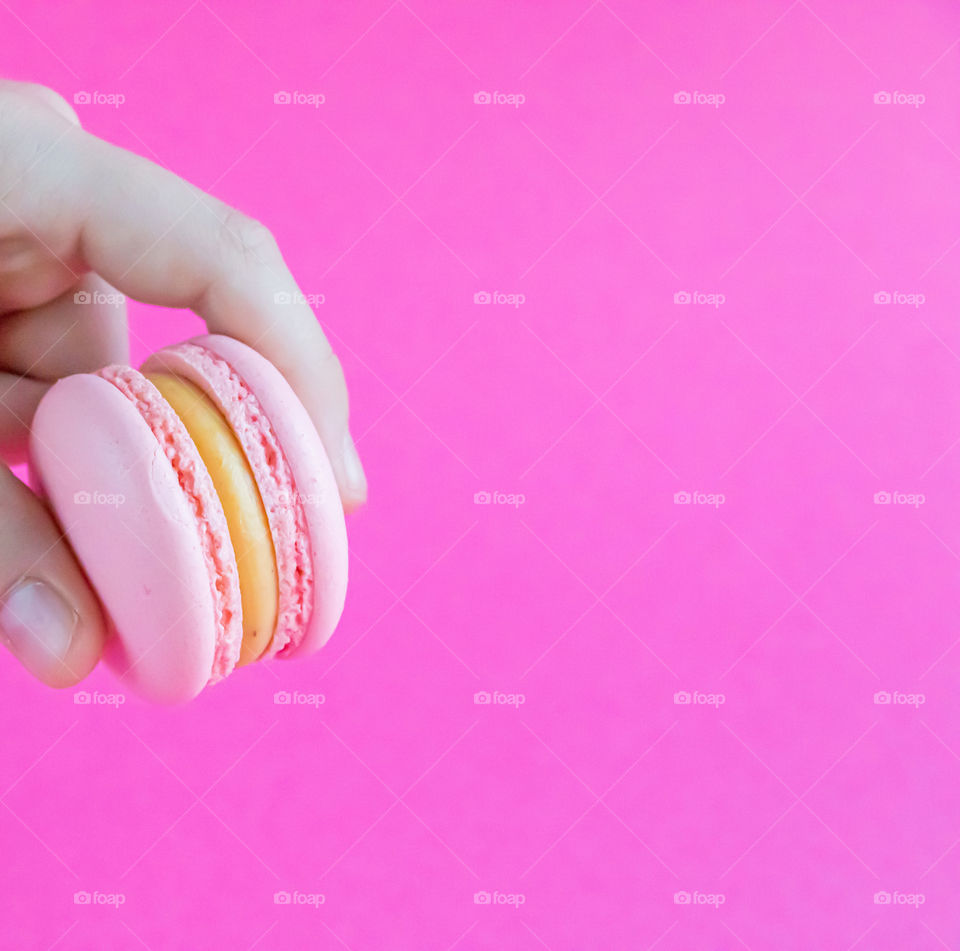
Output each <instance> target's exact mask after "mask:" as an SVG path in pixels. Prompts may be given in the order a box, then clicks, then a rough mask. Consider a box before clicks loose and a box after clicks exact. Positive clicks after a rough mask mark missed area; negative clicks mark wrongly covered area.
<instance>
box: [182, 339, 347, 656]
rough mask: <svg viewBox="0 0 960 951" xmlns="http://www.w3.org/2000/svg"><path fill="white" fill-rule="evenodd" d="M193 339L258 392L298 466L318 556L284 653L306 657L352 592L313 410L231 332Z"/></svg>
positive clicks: (326, 635)
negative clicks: (308, 601) (308, 596)
mask: <svg viewBox="0 0 960 951" xmlns="http://www.w3.org/2000/svg"><path fill="white" fill-rule="evenodd" d="M190 342H191V343H195V344H198V345H199V346H202V347H206V348H207V349H208V350H211V351H213V352H214V353H215V354H217V356H219V357H222V358H223V359H224V360H226V361H227V363H229V364H230V365H231V366H232V367H233V369H234V370H235V371H236V372H237V374H238V375H239V376H240V377H241V378H242V379H243V381H244V382H245V383H246V385H247V386H248V387H249V389H250V390H251V392H253V393H254V394H255V395H256V397H257V400H258V401H259V402H260V405H261V406H262V408H263V411H264V412H265V413H266V414H267V418H268V419H269V420H270V423H271V425H272V426H273V429H274V431H275V432H276V435H277V439H278V441H279V443H280V446H281V448H282V449H283V453H284V455H285V456H286V458H287V462H288V463H289V465H290V468H291V470H292V471H293V477H294V481H295V483H296V488H297V492H298V494H299V497H300V499H301V501H302V502H303V505H304V509H305V512H306V517H307V532H308V535H309V538H310V548H311V552H312V556H313V578H314V582H313V610H312V612H311V616H310V620H309V623H308V624H307V628H306V631H305V633H304V635H303V638H302V639H301V640H300V642H299V644H291V645H290V646H289V647H287V648H286V649H285V650H284V651H283V652H282V653H281V655H280V656H281V657H291V656H301V657H302V656H304V655H305V654H309V653H310V652H312V651H315V650H319V648H321V647H322V646H323V645H324V644H325V643H326V642H327V641H328V640H329V639H330V635H331V634H332V633H333V631H334V629H335V628H336V626H337V623H338V622H339V620H340V616H341V614H342V613H343V605H344V601H345V599H346V593H347V527H346V521H345V519H344V514H343V505H342V503H341V502H340V493H339V491H338V489H337V483H336V480H335V479H334V476H333V469H332V468H331V466H330V460H329V459H328V458H327V454H326V451H325V450H324V448H323V443H322V442H321V441H320V436H319V435H318V434H317V430H316V427H315V426H314V425H313V421H312V420H311V419H310V416H309V414H308V413H307V411H306V409H305V408H304V406H303V404H302V403H301V402H300V399H299V398H298V397H297V395H296V394H295V393H294V392H293V389H292V388H291V387H290V384H289V383H287V381H286V379H285V378H284V376H283V374H282V373H281V372H280V371H279V370H278V369H277V368H276V367H275V366H274V365H273V364H272V363H270V362H269V361H268V360H266V359H264V357H262V356H260V354H259V353H257V352H256V351H255V350H253V349H252V348H250V347H248V346H247V345H246V344H243V343H241V342H240V341H239V340H234V339H233V338H232V337H224V336H221V335H219V334H211V335H209V336H203V337H195V338H194V339H193V340H191V341H190Z"/></svg>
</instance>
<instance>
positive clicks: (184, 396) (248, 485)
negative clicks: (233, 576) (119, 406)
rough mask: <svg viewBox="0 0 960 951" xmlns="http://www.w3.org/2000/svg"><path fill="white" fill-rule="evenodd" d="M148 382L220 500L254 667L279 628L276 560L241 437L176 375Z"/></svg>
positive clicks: (243, 650) (246, 656)
mask: <svg viewBox="0 0 960 951" xmlns="http://www.w3.org/2000/svg"><path fill="white" fill-rule="evenodd" d="M146 377H147V379H148V380H149V381H150V382H151V383H152V384H153V385H154V386H155V387H156V388H157V389H158V390H159V391H160V393H161V395H162V396H163V398H164V399H165V400H166V401H167V402H168V403H169V404H170V405H171V406H172V407H173V410H174V412H175V413H176V414H177V416H179V417H180V419H181V421H182V422H183V425H184V426H185V427H186V430H187V432H188V433H189V434H190V437H191V439H193V441H194V443H195V444H196V446H197V451H198V452H199V453H200V458H201V459H202V460H203V462H204V465H205V466H206V467H207V471H208V472H209V473H210V478H211V479H212V480H213V487H214V489H216V491H217V495H219V496H220V503H221V504H222V505H223V513H224V515H225V516H226V517H227V528H228V529H229V531H230V541H231V542H232V543H233V551H234V554H235V555H236V559H237V571H238V573H239V575H240V603H241V607H242V610H243V642H242V644H241V646H240V661H239V664H240V665H241V666H242V665H243V664H249V663H250V662H251V661H254V660H256V659H257V658H258V657H260V655H261V654H262V653H263V652H264V651H265V650H266V649H267V645H268V644H269V643H270V639H271V638H272V637H273V629H274V627H275V626H276V623H277V600H278V588H277V559H276V555H275V553H274V550H273V539H272V536H271V534H270V524H269V522H268V521H267V513H266V510H265V509H264V507H263V500H262V499H261V498H260V491H259V490H258V489H257V483H256V480H255V479H254V477H253V472H252V471H251V469H250V464H249V463H248V462H247V457H246V455H245V454H244V452H243V449H242V448H241V446H240V443H239V442H238V441H237V437H236V436H235V435H234V433H233V430H232V429H231V428H230V425H229V424H228V423H227V421H226V420H225V419H224V418H223V416H222V415H221V413H220V411H219V410H218V409H217V407H216V406H214V404H213V403H212V402H211V401H210V400H209V399H208V398H207V396H206V395H205V394H204V393H203V392H201V390H199V389H198V388H197V387H196V386H194V385H193V384H192V383H188V382H187V381H186V380H183V379H181V378H180V377H177V376H171V375H168V374H165V373H148V374H146Z"/></svg>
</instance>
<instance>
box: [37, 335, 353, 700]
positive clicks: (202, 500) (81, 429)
mask: <svg viewBox="0 0 960 951" xmlns="http://www.w3.org/2000/svg"><path fill="white" fill-rule="evenodd" d="M141 370H142V372H140V371H137V370H134V369H133V368H131V367H107V368H105V369H104V370H101V371H99V372H98V373H96V374H78V375H76V376H71V377H67V378H65V379H63V380H60V381H59V382H57V383H56V384H55V385H54V386H53V387H51V389H50V390H49V392H48V393H47V394H46V396H45V397H44V398H43V400H42V401H41V403H40V406H39V408H38V410H37V413H36V416H35V417H34V423H33V428H32V433H31V444H30V456H31V463H32V466H33V470H34V472H35V474H36V476H37V478H38V479H39V481H40V484H41V487H42V489H43V491H44V493H45V494H46V496H47V499H48V501H49V503H50V505H51V507H52V508H53V510H54V512H55V514H56V515H57V517H58V519H59V521H60V524H61V526H62V528H63V531H64V532H65V534H66V535H67V537H68V539H69V541H70V544H71V545H72V547H73V550H74V552H75V553H76V555H77V558H78V559H79V561H80V564H81V565H82V567H83V569H84V571H85V572H86V574H87V576H88V578H89V579H90V582H91V584H92V585H93V587H94V590H95V591H96V592H97V594H98V595H99V597H100V600H101V603H102V604H103V606H104V609H105V611H106V613H107V616H108V618H109V622H110V627H111V636H110V638H109V640H108V644H107V648H106V651H105V659H106V661H107V663H108V664H109V665H110V666H111V667H112V668H113V669H114V670H115V671H116V672H117V673H118V674H119V676H120V678H121V679H122V681H123V682H124V684H125V685H127V686H129V688H130V689H131V690H133V691H134V692H136V693H138V694H140V695H142V696H144V697H146V698H148V699H150V700H154V701H157V702H163V703H176V702H183V701H186V700H190V699H192V698H193V697H195V696H196V695H197V694H198V693H199V692H200V691H201V690H202V689H203V688H204V687H205V686H206V685H207V684H210V683H215V682H217V681H218V680H221V679H223V678H224V677H226V676H227V675H228V674H229V673H231V671H233V670H234V669H235V667H237V665H238V663H239V662H240V661H241V649H243V652H244V655H245V656H254V655H256V657H257V658H262V659H266V658H271V657H275V656H280V657H283V658H286V657H293V656H298V657H299V656H304V655H306V654H309V653H311V652H312V651H315V650H317V649H319V648H320V647H322V646H323V644H325V643H326V641H327V639H328V638H329V637H330V635H331V634H332V633H333V630H334V628H335V627H336V625H337V622H338V621H339V619H340V615H341V613H342V610H343V603H344V597H345V595H346V584H347V537H346V527H345V523H344V517H343V508H342V506H341V503H340V499H339V495H338V492H337V486H336V483H335V481H334V478H333V472H332V470H331V467H330V462H329V460H328V459H327V456H326V453H325V452H324V449H323V445H322V444H321V442H320V438H319V436H318V435H317V431H316V429H315V427H314V426H313V423H312V422H311V420H310V417H309V415H308V414H307V411H306V410H305V409H304V407H303V405H302V404H301V402H300V401H299V399H298V398H297V396H296V395H295V394H294V392H293V390H292V389H291V388H290V386H289V384H288V383H287V382H286V380H285V379H284V378H283V376H282V375H281V374H280V372H279V371H278V370H277V369H276V368H275V367H274V366H273V365H272V364H271V363H269V362H268V361H267V360H266V359H264V358H263V357H262V356H260V354H258V353H257V352H256V351H254V350H252V349H251V348H249V347H247V346H246V345H245V344H242V343H240V342H238V341H236V340H233V339H231V338H229V337H223V336H216V335H212V336H205V337H198V338H195V339H193V340H190V341H187V342H186V343H182V344H179V345H176V346H173V347H169V348H166V349H164V350H161V351H160V352H159V353H157V354H154V355H153V356H152V357H150V358H149V359H148V360H147V361H146V362H145V363H144V365H143V367H142V368H141ZM171 381H172V382H171ZM170 387H172V389H170ZM161 390H163V393H161ZM164 393H166V394H167V395H166V396H164ZM175 394H177V398H176V399H175V398H174V395H175ZM184 394H185V395H184ZM184 401H186V402H184ZM175 407H176V408H175ZM237 485H239V486H240V488H239V489H238V488H237V487H236V486H237ZM242 489H245V494H244V492H243V491H241V490H242ZM237 499H240V500H241V501H239V502H238V501H237ZM240 539H243V540H244V541H243V547H242V549H238V547H237V546H238V545H240V544H241V542H240ZM257 559H259V561H258V560H257ZM245 608H246V610H247V611H248V617H246V618H245V616H244V609H245ZM254 616H256V617H257V618H258V619H262V618H268V619H269V620H268V621H267V622H264V623H258V624H257V625H253V626H254V627H255V628H256V629H255V630H250V628H251V624H252V619H253V618H254ZM245 622H246V623H245ZM241 645H242V648H241ZM251 645H257V646H255V647H251ZM251 651H253V654H251ZM244 662H247V661H244Z"/></svg>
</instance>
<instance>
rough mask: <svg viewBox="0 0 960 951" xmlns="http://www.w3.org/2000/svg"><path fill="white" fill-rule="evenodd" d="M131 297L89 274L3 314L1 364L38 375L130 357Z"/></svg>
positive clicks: (62, 373)
mask: <svg viewBox="0 0 960 951" xmlns="http://www.w3.org/2000/svg"><path fill="white" fill-rule="evenodd" d="M129 355H130V351H129V345H128V339H127V310H126V301H125V300H124V297H123V295H122V294H120V293H119V292H117V291H115V290H114V289H113V288H112V287H110V285H109V284H107V282H106V281H104V280H103V279H102V278H101V277H98V276H97V275H95V274H87V275H85V276H84V277H83V278H82V279H81V280H80V283H79V284H77V285H75V286H73V287H71V288H70V289H69V290H67V291H65V292H64V293H63V294H61V295H60V296H59V297H56V298H54V299H53V300H51V301H49V303H46V304H42V305H40V306H38V307H34V308H32V309H31V310H23V311H19V312H17V313H14V314H7V315H6V316H4V317H3V318H0V366H2V367H3V369H5V370H9V371H11V372H12V373H20V374H23V375H25V376H30V377H33V378H34V379H39V380H50V381H53V380H57V379H59V378H60V377H61V376H67V375H68V374H70V373H89V372H91V371H93V370H99V369H100V368H101V367H103V366H107V365H108V364H111V363H126V362H128V360H129Z"/></svg>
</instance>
